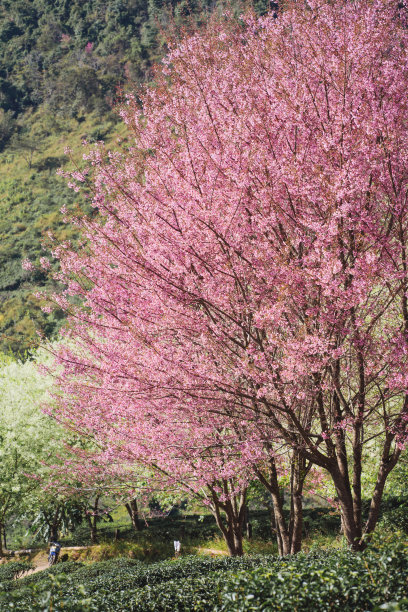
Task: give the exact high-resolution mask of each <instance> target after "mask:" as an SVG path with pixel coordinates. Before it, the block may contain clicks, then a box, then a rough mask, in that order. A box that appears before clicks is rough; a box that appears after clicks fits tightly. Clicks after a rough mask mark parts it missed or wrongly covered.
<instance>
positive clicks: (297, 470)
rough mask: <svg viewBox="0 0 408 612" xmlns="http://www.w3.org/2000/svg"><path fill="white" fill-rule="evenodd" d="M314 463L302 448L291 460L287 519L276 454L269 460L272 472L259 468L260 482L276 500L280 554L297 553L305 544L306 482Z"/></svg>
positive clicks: (276, 523)
mask: <svg viewBox="0 0 408 612" xmlns="http://www.w3.org/2000/svg"><path fill="white" fill-rule="evenodd" d="M310 466H311V464H309V465H306V461H305V459H304V458H303V457H302V456H301V455H300V453H299V452H298V451H294V452H293V456H292V460H291V479H290V483H291V484H290V488H291V490H290V517H289V524H288V523H287V522H286V519H285V514H284V511H283V503H284V501H283V500H284V496H283V494H282V492H281V490H280V488H279V482H278V474H277V471H276V464H275V460H274V458H273V457H271V458H270V460H269V473H268V476H267V477H266V476H265V475H264V474H263V473H261V472H259V471H258V472H257V476H258V478H259V480H260V482H261V483H262V484H263V485H264V486H265V487H266V488H267V489H268V491H269V493H270V494H271V497H272V502H273V518H274V521H273V522H274V531H275V533H276V541H277V545H278V553H279V556H281V557H283V556H285V555H290V554H292V555H293V554H296V553H298V552H300V550H301V547H302V535H303V500H302V494H303V485H304V482H305V479H306V475H307V473H308V472H309V469H310Z"/></svg>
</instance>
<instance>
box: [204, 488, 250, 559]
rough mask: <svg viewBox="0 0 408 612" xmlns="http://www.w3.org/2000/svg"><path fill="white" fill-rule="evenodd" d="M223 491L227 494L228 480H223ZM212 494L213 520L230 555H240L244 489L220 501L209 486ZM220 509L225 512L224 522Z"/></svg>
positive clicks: (242, 551) (243, 517) (241, 551)
mask: <svg viewBox="0 0 408 612" xmlns="http://www.w3.org/2000/svg"><path fill="white" fill-rule="evenodd" d="M222 484H223V488H224V493H225V494H228V492H229V490H228V481H223V483H222ZM209 489H210V491H211V495H212V502H213V503H212V508H211V510H212V512H213V515H214V517H215V521H216V523H217V525H218V527H219V529H220V531H221V533H222V535H223V537H224V540H225V542H226V544H227V547H228V552H229V554H230V556H231V557H241V556H242V555H243V554H244V550H243V545H242V541H243V528H244V520H245V506H246V490H245V491H243V492H241V493H240V494H233V495H232V496H231V499H229V498H228V499H227V500H226V501H225V502H224V501H223V502H221V501H220V499H219V497H218V495H217V493H216V492H215V490H214V488H213V487H211V486H210V487H209ZM221 511H223V512H224V514H225V519H226V520H225V522H224V520H223V518H222V515H221Z"/></svg>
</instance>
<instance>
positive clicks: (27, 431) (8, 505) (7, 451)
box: [0, 351, 62, 524]
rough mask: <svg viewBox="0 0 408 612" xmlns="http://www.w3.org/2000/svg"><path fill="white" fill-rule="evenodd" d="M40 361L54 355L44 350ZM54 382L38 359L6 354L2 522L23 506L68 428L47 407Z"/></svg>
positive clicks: (1, 394) (0, 393) (1, 370)
mask: <svg viewBox="0 0 408 612" xmlns="http://www.w3.org/2000/svg"><path fill="white" fill-rule="evenodd" d="M38 358H39V361H40V362H42V363H43V364H47V363H48V362H49V361H50V356H49V355H48V354H47V353H45V352H43V351H40V352H39V355H38ZM51 385H52V381H51V377H48V376H45V375H44V376H40V375H39V372H38V369H37V367H36V364H35V363H34V362H33V361H26V362H25V363H22V362H17V361H14V360H13V359H11V358H10V357H5V356H2V355H1V354H0V523H2V524H3V523H4V522H5V521H6V520H7V519H8V517H9V516H10V515H11V514H13V513H14V512H16V511H17V510H18V512H19V513H21V512H22V511H23V509H24V508H25V507H26V503H27V502H28V498H29V497H30V495H32V494H33V492H34V491H35V490H36V489H38V487H39V482H38V481H39V479H40V478H41V477H42V475H43V474H45V473H46V468H45V466H44V462H45V461H46V460H47V459H48V458H49V457H50V456H52V455H54V454H55V453H56V452H57V451H58V449H59V447H60V445H61V437H62V429H61V428H59V427H58V426H57V424H56V423H55V421H54V420H53V419H51V418H49V417H47V416H46V415H44V414H43V413H42V412H41V408H40V405H41V402H42V401H45V399H46V397H47V393H48V392H49V390H50V388H51Z"/></svg>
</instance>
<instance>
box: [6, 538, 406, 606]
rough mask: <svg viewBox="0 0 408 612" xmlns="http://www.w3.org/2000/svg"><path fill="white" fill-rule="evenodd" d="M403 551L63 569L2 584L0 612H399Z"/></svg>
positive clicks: (389, 548) (399, 547) (380, 548)
mask: <svg viewBox="0 0 408 612" xmlns="http://www.w3.org/2000/svg"><path fill="white" fill-rule="evenodd" d="M406 553H407V550H406V547H405V548H404V545H403V544H399V543H397V544H395V543H394V544H393V543H390V542H383V543H380V544H379V545H377V546H376V547H375V546H371V547H370V548H369V549H368V550H367V551H366V552H365V553H363V554H356V553H352V552H351V551H349V550H338V551H333V552H327V551H324V552H322V551H319V552H314V553H310V554H308V555H306V554H299V555H297V556H293V557H285V558H281V559H279V558H277V557H273V556H270V555H257V556H253V557H252V556H251V557H249V556H248V557H243V558H229V557H222V558H215V559H211V558H200V557H184V558H181V559H179V560H177V561H165V562H160V563H153V564H151V565H145V564H143V563H141V562H139V561H135V560H132V559H116V560H112V561H104V562H100V563H95V564H93V565H91V566H86V565H82V564H75V563H66V564H60V565H59V566H56V567H55V568H52V571H51V570H47V571H46V572H41V573H39V574H35V575H32V576H27V577H26V578H23V579H21V580H18V581H9V583H8V584H12V585H13V588H11V589H10V590H9V591H8V592H3V593H2V594H0V611H1V612H2V611H3V610H4V611H5V610H10V609H15V610H30V611H31V610H32V611H33V612H40V610H41V611H44V610H50V609H52V610H53V611H54V612H59V611H62V610H63V611H64V612H77V611H79V610H80V611H81V612H87V611H88V612H94V611H98V612H115V611H117V612H122V611H126V610H129V611H132V612H173V611H180V612H193V611H194V612H206V611H211V612H213V611H214V612H245V611H258V610H265V611H266V610H269V611H274V612H275V611H276V612H292V611H294V610H296V612H309V611H312V610H313V612H331V611H335V610H341V612H367V611H369V610H371V611H375V612H381V611H382V610H387V611H388V612H402V611H403V610H408V606H407V598H408V556H407V554H406ZM64 568H66V570H67V571H66V572H64ZM41 606H42V607H41Z"/></svg>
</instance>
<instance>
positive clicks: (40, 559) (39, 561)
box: [24, 546, 88, 576]
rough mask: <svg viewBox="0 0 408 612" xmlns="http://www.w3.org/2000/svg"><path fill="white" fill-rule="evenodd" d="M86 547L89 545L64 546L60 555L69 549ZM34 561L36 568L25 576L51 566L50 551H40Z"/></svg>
mask: <svg viewBox="0 0 408 612" xmlns="http://www.w3.org/2000/svg"><path fill="white" fill-rule="evenodd" d="M84 548H88V546H64V547H63V548H61V552H60V555H63V554H64V552H65V551H67V550H83V549H84ZM32 562H33V564H34V566H35V567H34V569H32V570H28V572H26V573H25V574H24V576H30V575H31V574H36V573H37V572H42V570H45V569H47V568H48V567H49V566H50V564H49V563H48V552H47V551H42V552H40V553H38V554H37V555H36V556H35V557H34V559H32Z"/></svg>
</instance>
